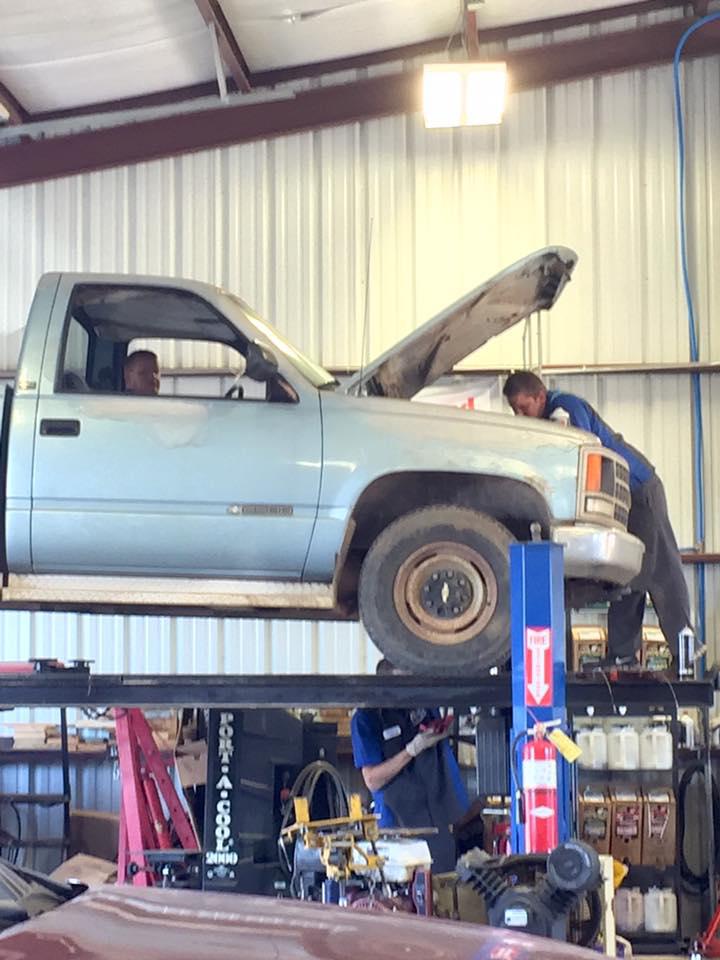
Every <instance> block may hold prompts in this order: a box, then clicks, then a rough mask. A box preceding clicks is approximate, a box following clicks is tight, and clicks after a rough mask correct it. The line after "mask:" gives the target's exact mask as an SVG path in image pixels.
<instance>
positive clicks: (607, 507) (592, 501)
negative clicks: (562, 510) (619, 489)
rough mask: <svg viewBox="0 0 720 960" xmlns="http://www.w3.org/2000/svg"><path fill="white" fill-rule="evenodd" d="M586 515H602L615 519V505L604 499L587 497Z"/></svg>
mask: <svg viewBox="0 0 720 960" xmlns="http://www.w3.org/2000/svg"><path fill="white" fill-rule="evenodd" d="M585 512H586V513H601V514H602V515H603V516H605V517H610V518H612V519H614V518H615V504H614V503H613V502H612V500H606V499H605V498H604V497H585Z"/></svg>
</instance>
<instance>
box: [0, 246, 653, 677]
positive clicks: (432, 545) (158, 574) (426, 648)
mask: <svg viewBox="0 0 720 960" xmlns="http://www.w3.org/2000/svg"><path fill="white" fill-rule="evenodd" d="M576 259H577V258H576V255H575V254H574V253H573V252H572V251H571V250H568V249H565V248H561V247H552V248H547V249H545V250H541V251H539V252H537V253H535V254H533V255H531V256H529V257H527V258H525V259H524V260H522V261H520V262H518V263H516V264H514V265H513V266H512V267H510V268H508V269H507V270H505V271H503V272H502V273H500V274H498V275H497V276H495V277H494V278H493V279H492V280H490V281H488V282H487V283H485V284H483V285H482V286H480V287H478V288H476V289H475V290H473V291H471V292H470V293H469V294H467V296H465V297H463V298H461V299H460V300H459V301H457V302H456V303H455V304H453V305H452V306H450V307H449V308H447V309H446V310H444V311H443V312H442V313H441V314H439V315H438V316H437V317H435V318H434V319H432V320H430V321H429V322H428V323H426V324H425V325H424V326H422V327H420V328H419V329H418V330H416V331H415V332H413V333H412V334H411V335H410V336H408V337H407V338H406V339H405V340H403V341H402V342H401V343H400V344H398V345H397V346H396V347H395V348H393V349H391V350H390V351H388V352H387V353H386V354H384V355H383V356H382V357H380V358H379V359H378V360H377V361H375V362H374V363H371V364H369V365H368V366H367V367H366V368H365V369H364V370H363V371H362V373H361V374H359V375H358V376H356V377H355V378H354V379H353V380H351V381H350V382H349V383H348V384H346V385H344V386H342V387H341V386H340V385H339V384H338V383H337V381H336V380H335V379H334V378H333V377H332V376H331V375H330V374H329V373H328V372H327V371H326V370H323V369H322V368H321V367H320V366H318V365H317V364H316V363H313V362H312V361H311V360H309V359H307V358H306V357H304V356H303V355H302V354H301V353H300V352H299V351H298V350H296V349H295V348H294V347H293V346H291V345H290V344H289V343H287V342H286V341H285V340H284V339H283V338H282V337H281V336H280V334H279V333H278V332H277V331H276V330H274V329H273V328H272V327H271V326H270V325H269V324H267V323H266V322H265V321H263V320H262V319H261V318H260V317H258V316H257V315H256V314H255V313H254V311H253V310H252V309H250V307H248V306H247V305H246V304H245V303H244V302H243V301H242V300H240V299H238V298H237V297H235V296H233V295H231V294H229V293H227V292H225V291H223V290H219V289H217V288H215V287H211V286H208V285H206V284H203V283H197V282H193V281H189V280H176V279H170V278H157V277H144V276H117V275H100V274H67V273H62V274H60V273H52V274H46V275H45V276H43V277H42V278H41V280H40V282H39V285H38V288H37V292H36V295H35V298H34V300H33V304H32V308H31V311H30V316H29V320H28V324H27V328H26V331H25V337H24V340H23V345H22V351H21V357H20V362H19V367H18V371H17V376H16V380H15V385H14V388H13V389H8V391H7V393H6V396H5V402H4V410H3V426H2V460H1V461H0V469H1V470H2V479H3V483H4V499H5V509H4V511H3V513H2V518H3V522H4V530H3V531H2V537H1V538H0V548H2V565H3V567H4V579H3V586H2V593H1V595H0V609H2V606H3V605H4V606H5V607H15V608H17V607H21V608H28V609H35V608H42V609H72V610H88V611H103V610H106V611H109V610H116V611H118V610H120V611H127V612H131V611H140V612H145V613H148V612H155V613H171V612H172V613H180V612H182V613H186V614H187V613H195V614H202V615H207V614H208V613H211V614H217V615H246V616H248V615H249V616H284V617H304V618H306V619H316V618H319V617H326V618H334V619H342V618H357V617H358V616H359V617H360V618H361V619H362V621H363V623H364V625H365V627H366V629H367V630H368V632H369V634H370V636H371V638H372V640H373V641H374V642H375V644H376V645H377V646H378V647H379V648H380V649H381V650H382V651H383V652H384V653H385V654H386V655H387V656H388V657H389V658H390V659H391V660H392V661H393V662H395V663H396V664H397V665H398V666H400V667H403V668H405V669H408V670H413V671H415V672H422V671H426V672H432V673H436V674H439V673H446V674H447V673H457V672H459V671H480V670H484V669H487V668H488V667H490V666H492V665H495V664H498V663H501V662H502V661H503V660H504V659H505V657H506V656H507V652H508V648H509V639H508V633H509V598H508V592H509V585H508V547H509V545H510V543H512V542H513V540H514V539H529V537H530V528H531V525H532V524H536V525H537V527H536V528H535V529H536V530H539V531H540V534H541V535H542V536H543V537H544V538H548V539H551V540H555V541H558V542H561V543H564V544H565V546H566V550H565V571H566V577H567V579H568V580H569V581H570V582H571V583H580V584H585V585H587V584H588V583H591V584H594V585H596V586H597V587H598V589H607V588H608V587H618V586H621V585H623V584H626V583H627V582H628V581H629V580H630V579H631V578H632V577H633V576H634V575H635V574H636V573H637V571H638V570H639V567H640V563H641V559H642V550H643V548H642V545H641V544H640V543H639V541H637V540H636V539H635V538H634V537H632V536H630V535H629V534H628V533H627V531H626V523H627V515H628V509H629V502H630V495H629V489H628V474H627V467H626V465H625V463H624V462H623V460H622V459H621V458H620V457H618V456H616V455H615V454H613V453H611V452H610V451H608V450H604V449H603V448H602V447H600V445H599V444H598V442H597V441H596V440H595V438H593V437H592V436H590V435H588V434H585V433H581V432H579V431H576V430H573V429H570V428H566V427H562V426H557V425H554V424H551V423H546V422H540V421H531V420H527V419H523V418H521V419H513V418H512V417H510V416H503V415H497V414H494V415H492V414H486V413H479V412H468V411H462V410H456V409H450V408H445V407H440V406H432V405H426V404H417V403H411V402H409V401H410V400H411V398H412V397H413V396H414V395H415V394H417V393H418V392H419V391H420V390H421V389H422V388H423V387H425V386H427V385H429V384H431V383H433V382H434V381H436V380H437V379H438V378H439V377H441V376H443V375H444V374H446V373H448V372H449V371H451V370H452V368H453V366H454V365H455V364H456V363H458V362H459V361H460V360H461V359H463V358H464V357H466V356H468V355H469V354H470V353H471V352H472V351H473V350H475V349H476V348H477V347H479V346H480V345H482V344H483V343H485V342H486V341H487V340H488V339H489V338H490V337H492V336H495V335H496V334H498V333H500V332H502V331H503V330H505V329H507V328H508V327H510V326H511V325H512V324H514V323H516V322H517V321H518V320H520V319H522V318H524V317H527V316H529V315H530V314H531V313H533V312H535V311H537V310H539V309H546V308H549V307H551V306H552V305H553V303H554V302H555V301H556V299H557V297H558V296H559V295H560V293H561V291H562V289H563V287H564V285H565V284H566V282H567V281H568V279H569V277H570V274H571V272H572V270H573V267H574V265H575V262H576ZM188 344H191V346H192V349H193V356H197V355H198V351H201V352H202V353H203V354H204V355H205V356H206V357H207V358H208V364H209V365H211V366H213V367H218V366H222V367H224V368H226V369H228V370H230V371H232V372H233V373H234V374H236V375H235V376H234V379H232V381H230V380H228V382H227V383H226V384H225V386H224V387H223V389H222V390H221V391H219V392H216V390H209V389H208V388H207V383H208V378H206V379H204V380H203V379H201V378H197V379H196V380H193V379H192V378H185V379H184V380H183V381H182V382H183V383H184V384H185V387H183V388H181V389H179V388H177V386H176V385H175V392H172V391H171V392H169V393H168V392H166V389H167V384H168V382H169V383H170V386H171V387H172V386H173V381H172V380H171V381H166V384H165V385H164V386H163V387H161V389H160V393H159V394H158V395H156V394H157V390H156V389H154V388H152V387H151V388H150V389H149V390H147V391H145V392H143V391H142V390H141V391H138V390H137V389H135V388H134V387H132V386H131V384H130V377H129V374H128V373H127V371H128V369H129V368H128V367H127V365H126V361H127V358H128V356H129V355H130V354H134V353H136V352H137V351H138V350H145V351H149V352H150V354H151V356H150V357H149V361H150V362H151V364H154V362H155V360H154V357H153V356H152V355H153V354H154V356H155V357H159V366H160V368H165V369H172V368H177V367H178V366H179V358H180V357H182V353H183V350H184V349H186V347H187V345H188ZM199 344H204V347H202V346H199ZM136 359H137V358H136ZM145 360H146V361H148V353H147V352H146V353H145ZM133 362H134V361H133ZM177 382H178V381H175V384H176V383H177ZM209 382H214V383H218V382H219V380H218V379H217V378H216V379H215V380H214V381H213V380H212V378H209ZM155 383H156V384H157V377H156V378H155ZM188 384H189V385H190V386H188ZM213 393H214V394H215V395H210V394H213ZM593 458H594V459H593ZM598 458H599V461H600V463H599V462H598ZM591 464H592V469H590V465H591ZM598 467H600V469H598ZM598 478H599V479H598Z"/></svg>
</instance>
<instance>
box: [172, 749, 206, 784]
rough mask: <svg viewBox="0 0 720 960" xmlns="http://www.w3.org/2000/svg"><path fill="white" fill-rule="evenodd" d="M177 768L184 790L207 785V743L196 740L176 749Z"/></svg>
mask: <svg viewBox="0 0 720 960" xmlns="http://www.w3.org/2000/svg"><path fill="white" fill-rule="evenodd" d="M175 768H176V770H177V772H178V777H179V778H180V783H181V784H182V786H183V788H184V789H187V788H188V787H200V786H202V785H203V784H205V783H207V742H206V741H205V740H194V741H192V742H191V743H181V744H179V745H178V746H177V747H176V748H175Z"/></svg>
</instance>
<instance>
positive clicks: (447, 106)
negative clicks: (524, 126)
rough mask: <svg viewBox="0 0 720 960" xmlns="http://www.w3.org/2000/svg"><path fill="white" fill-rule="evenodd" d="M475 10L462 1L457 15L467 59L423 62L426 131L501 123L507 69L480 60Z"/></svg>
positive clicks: (474, 5)
mask: <svg viewBox="0 0 720 960" xmlns="http://www.w3.org/2000/svg"><path fill="white" fill-rule="evenodd" d="M477 7H478V4H477V3H473V2H471V0H463V4H462V10H461V14H460V16H461V17H462V19H463V25H464V31H463V32H464V40H465V51H466V55H467V57H468V60H467V61H465V62H460V63H426V64H425V66H424V68H423V112H424V115H425V126H426V127H428V128H438V127H476V126H484V125H489V124H498V123H500V122H501V121H502V116H503V111H504V109H505V98H506V95H507V66H506V64H505V63H502V62H497V63H489V62H483V61H481V60H480V59H479V58H480V47H479V44H478V36H477V22H476V19H475V11H476V9H477ZM458 25H459V23H458ZM450 41H451V42H452V37H451V38H450ZM449 46H450V43H448V47H449Z"/></svg>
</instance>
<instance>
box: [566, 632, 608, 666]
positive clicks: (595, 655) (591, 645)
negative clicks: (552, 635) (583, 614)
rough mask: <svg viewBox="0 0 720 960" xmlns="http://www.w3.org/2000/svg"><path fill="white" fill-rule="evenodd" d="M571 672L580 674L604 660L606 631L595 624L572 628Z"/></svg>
mask: <svg viewBox="0 0 720 960" xmlns="http://www.w3.org/2000/svg"><path fill="white" fill-rule="evenodd" d="M572 648H573V670H574V671H575V673H582V672H583V671H584V670H587V669H588V668H589V667H592V666H595V665H596V664H598V663H600V661H601V660H604V659H605V656H606V654H607V631H606V630H605V628H604V627H599V626H597V625H595V624H590V625H587V624H584V625H582V626H577V627H573V628H572Z"/></svg>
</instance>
